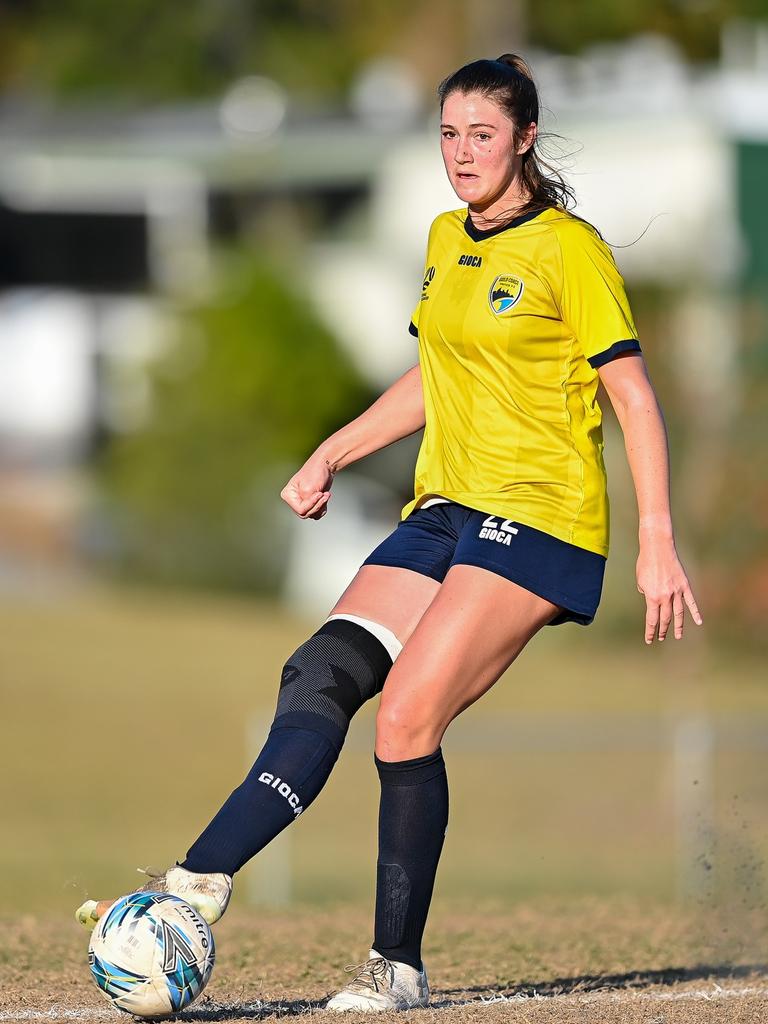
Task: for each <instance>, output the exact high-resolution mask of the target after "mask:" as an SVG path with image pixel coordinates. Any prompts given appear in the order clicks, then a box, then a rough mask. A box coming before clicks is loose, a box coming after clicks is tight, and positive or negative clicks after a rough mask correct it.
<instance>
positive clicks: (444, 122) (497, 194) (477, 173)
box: [440, 92, 536, 210]
mask: <svg viewBox="0 0 768 1024" xmlns="http://www.w3.org/2000/svg"><path fill="white" fill-rule="evenodd" d="M514 128H515V125H514V122H513V121H512V120H511V119H510V118H509V117H508V116H507V115H506V114H505V112H504V111H503V110H502V109H501V107H500V106H499V105H498V103H496V102H495V101H494V100H492V99H489V97H487V96H483V95H482V94H480V93H475V92H471V93H461V92H452V93H449V95H448V96H447V97H446V99H445V102H444V104H443V114H442V117H441V124H440V136H441V143H440V145H441V149H442V154H443V162H444V163H445V169H446V171H447V172H448V179H449V180H450V182H451V185H452V186H453V189H454V191H455V192H456V195H457V196H458V197H459V199H461V200H462V201H463V202H466V203H469V205H470V206H472V207H476V208H478V209H481V210H482V209H487V208H488V207H489V206H490V205H492V204H493V203H495V202H496V201H497V200H499V199H504V198H506V197H508V196H511V195H512V194H513V193H516V192H517V179H518V177H519V174H520V169H521V167H522V154H523V153H524V152H525V151H526V149H529V148H530V146H531V145H533V142H534V140H535V138H536V125H535V124H534V123H533V122H532V123H531V124H530V125H529V126H528V128H527V129H526V132H525V138H524V140H523V141H522V142H520V143H519V144H518V145H517V146H516V145H515V138H514Z"/></svg>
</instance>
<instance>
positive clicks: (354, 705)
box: [274, 618, 392, 742]
mask: <svg viewBox="0 0 768 1024" xmlns="http://www.w3.org/2000/svg"><path fill="white" fill-rule="evenodd" d="M391 667H392V657H391V655H390V653H389V651H388V650H387V648H386V647H385V646H384V644H383V643H382V642H381V640H380V639H379V638H378V637H376V636H374V635H373V633H372V632H371V631H370V630H369V629H367V628H366V627H365V626H363V625H361V624H360V623H359V622H352V621H350V620H348V619H344V618H338V619H332V620H329V621H328V622H324V623H323V625H322V626H321V627H320V629H318V630H317V632H316V633H315V634H314V635H313V636H311V637H310V638H309V639H308V640H306V641H305V642H304V643H303V644H301V646H300V647H298V648H297V650H296V651H294V653H293V654H292V655H291V657H290V658H288V660H287V662H286V664H285V667H284V669H283V674H282V679H281V681H280V693H279V695H278V699H277V710H276V712H275V723H274V724H275V725H276V726H277V725H305V726H307V725H310V724H314V726H315V727H317V728H320V729H321V731H326V732H327V733H328V735H329V736H330V737H331V738H332V739H334V740H336V741H337V742H340V741H343V739H344V736H345V735H346V732H347V729H348V728H349V723H350V721H351V719H352V717H353V715H355V713H356V712H357V711H359V710H360V708H361V707H362V706H363V704H364V703H365V702H366V701H367V700H370V699H371V697H374V696H375V695H376V694H377V693H380V692H381V690H382V688H383V686H384V681H385V679H386V678H387V674H388V672H389V670H390V668H391Z"/></svg>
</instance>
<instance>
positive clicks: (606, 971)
mask: <svg viewBox="0 0 768 1024" xmlns="http://www.w3.org/2000/svg"><path fill="white" fill-rule="evenodd" d="M729 924H730V923H729V921H728V920H727V919H726V918H715V917H714V916H712V915H706V916H701V915H695V914H682V913H680V912H678V911H675V910H672V909H669V908H665V907H663V906H661V905H658V904H656V905H647V904H641V903H639V902H638V901H637V900H633V899H627V898H624V899H620V898H615V899H613V900H597V899H582V900H575V901H574V900H571V901H569V902H567V903H562V902H559V901H555V900H544V901H537V902H536V903H526V904H521V905H519V906H517V907H514V908H512V909H509V908H507V909H504V908H502V907H500V906H499V905H498V904H494V903H486V904H484V905H482V906H477V905H475V906H470V905H469V904H460V903H452V904H451V905H446V904H445V903H444V902H443V901H441V900H439V899H438V900H437V901H436V903H435V907H434V913H433V916H432V919H431V922H430V925H429V928H428V933H427V936H426V941H425V960H426V963H427V969H428V972H429V975H430V981H431V985H432V993H433V995H432V1007H430V1009H428V1010H418V1011H411V1012H409V1013H407V1014H387V1015H384V1016H382V1017H381V1018H377V1019H381V1020H382V1024H384V1022H385V1021H387V1020H389V1019H390V1018H391V1020H393V1021H394V1020H397V1021H400V1022H402V1021H407V1020H413V1021H414V1022H419V1024H422V1022H423V1024H427V1022H432V1021H438V1020H439V1021H441V1022H445V1021H462V1022H465V1021H482V1022H483V1024H495V1022H496V1021H499V1020H514V1021H521V1022H522V1021H524V1022H529V1021H530V1022H531V1024H539V1022H545V1021H552V1022H553V1024H554V1022H556V1024H571V1022H573V1024H576V1022H578V1024H593V1022H594V1024H607V1022H612V1021H616V1022H618V1021H622V1022H627V1024H640V1022H642V1024H673V1022H678V1021H679V1022H681V1024H682V1022H694V1021H695V1022H697V1024H698V1022H705V1021H718V1022H729V1021H733V1022H755V1024H757V1022H758V1021H765V1020H766V1019H768V1018H767V1017H766V1014H768V974H766V972H767V971H768V965H766V963H765V962H764V961H765V949H766V944H765V943H766V938H768V927H767V926H766V922H765V919H764V916H763V915H755V916H754V917H753V918H752V919H750V921H749V922H748V923H747V922H745V920H744V919H742V920H741V922H740V934H739V936H738V939H737V941H736V942H734V941H733V940H730V939H725V938H724V936H725V935H727V932H725V933H724V932H723V929H728V928H729ZM216 937H217V947H218V948H217V954H218V960H217V966H216V969H215V971H214V976H213V978H212V980H211V982H210V984H209V986H208V989H207V990H206V992H205V993H204V995H203V997H202V998H201V1000H200V1001H199V1002H198V1003H197V1004H196V1005H195V1006H194V1007H192V1008H191V1009H190V1010H189V1011H188V1012H187V1013H185V1014H182V1015H181V1018H182V1019H184V1020H200V1021H205V1020H208V1021H246V1020H259V1019H263V1018H267V1017H274V1016H289V1015H290V1016H293V1015H300V1016H315V1015H317V1014H320V1015H321V1016H325V1015H324V1014H323V1013H322V1005H323V1001H324V999H325V997H326V996H327V995H328V994H329V993H330V992H332V991H333V990H334V989H335V988H336V987H338V986H339V985H340V984H343V983H344V980H345V978H346V977H347V976H346V975H345V974H344V972H343V970H342V969H341V968H342V966H343V965H344V964H345V963H348V962H359V961H361V960H363V959H364V958H365V955H366V951H367V943H368V940H369V938H370V916H369V913H368V912H367V911H366V910H364V909H363V908H362V907H361V906H360V905H358V904H338V905H334V906H332V907H328V908H325V909H323V910H322V911H320V910H318V909H317V908H316V907H307V906H297V907H294V908H293V909H292V910H291V911H290V912H280V913H278V912H276V911H269V912H267V911H255V910H254V911H251V912H246V911H242V910H239V911H235V912H233V913H231V914H229V915H228V916H227V918H226V919H225V920H224V921H223V922H222V923H221V925H219V926H218V927H217V929H216ZM86 945H87V940H86V936H85V933H84V932H82V931H81V930H79V929H78V928H77V926H76V925H75V924H74V923H70V922H68V921H67V922H64V921H62V920H60V919H54V918H45V919H40V918H32V917H29V918H26V919H24V920H22V921H21V922H17V923H8V924H6V926H5V927H4V928H3V930H2V943H1V944H0V964H2V966H1V967H0V991H1V992H2V996H0V1006H2V1010H0V1020H3V1021H11V1020H23V1019H25V1016H26V1019H41V1018H42V1015H45V1017H44V1018H42V1019H46V1020H59V1019H60V1020H67V1019H69V1020H72V1019H76V1018H77V1017H80V1018H81V1019H88V1020H93V1021H102V1020H104V1021H109V1020H116V1019H118V1018H116V1017H115V1015H114V1011H112V1010H111V1009H110V1008H109V1007H108V1006H107V1004H106V1003H105V1002H104V1001H103V999H102V997H101V995H100V994H99V992H98V991H97V989H96V987H95V985H93V984H92V982H91V981H90V978H89V977H88V969H87V965H86V962H85V947H86ZM344 1019H345V1020H347V1021H349V1024H357V1022H359V1021H362V1020H365V1019H366V1018H365V1017H364V1015H357V1014H352V1015H347V1016H345V1018H344Z"/></svg>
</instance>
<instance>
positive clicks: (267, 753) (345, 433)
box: [78, 54, 702, 1010]
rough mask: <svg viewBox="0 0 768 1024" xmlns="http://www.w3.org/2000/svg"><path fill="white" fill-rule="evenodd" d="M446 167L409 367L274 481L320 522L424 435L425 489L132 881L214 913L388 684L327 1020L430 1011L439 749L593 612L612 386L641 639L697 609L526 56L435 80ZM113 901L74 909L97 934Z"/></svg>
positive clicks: (613, 277)
mask: <svg viewBox="0 0 768 1024" xmlns="http://www.w3.org/2000/svg"><path fill="white" fill-rule="evenodd" d="M439 97H440V108H441V126H440V133H441V139H442V143H441V145H442V155H443V160H444V162H445V169H446V171H447V174H448V178H449V179H450V182H451V185H452V186H453V188H454V190H455V192H456V194H457V196H458V197H459V199H460V200H461V201H462V203H466V204H467V207H466V208H462V209H460V210H454V211H451V212H449V213H443V214H441V215H440V216H439V217H437V218H436V220H435V221H434V223H433V224H432V227H431V230H430V233H429V244H428V247H427V258H426V264H425V273H424V282H423V290H422V294H421V300H420V302H419V304H418V306H417V308H416V311H415V313H414V315H413V320H412V323H411V327H410V330H411V333H412V334H413V335H415V337H416V338H417V339H418V348H419V361H418V364H417V365H416V366H414V367H413V368H412V369H410V370H409V371H408V372H407V373H405V374H404V375H403V376H402V377H401V378H400V379H399V380H398V381H397V382H396V383H395V384H393V385H392V387H390V388H389V390H388V391H386V392H385V393H384V394H383V395H382V396H381V398H379V400H378V401H377V402H375V403H374V404H373V405H372V406H371V408H370V409H368V410H367V411H366V412H365V413H363V414H362V415H361V416H360V417H358V418H357V419H356V420H354V421H353V422H351V423H349V424H348V425H347V426H346V427H344V428H342V429H341V430H339V431H338V432H337V433H336V434H334V435H333V436H332V437H330V438H328V439H327V440H326V441H324V442H323V443H322V444H321V445H320V447H319V448H318V449H317V451H316V452H315V453H314V454H313V455H312V456H311V457H310V458H309V459H308V460H307V462H306V463H305V464H304V466H302V467H301V469H300V470H299V471H298V472H297V473H296V474H295V476H293V477H292V478H291V480H290V481H289V482H288V483H287V484H286V486H285V488H284V489H283V491H282V497H283V499H284V500H285V501H286V502H287V503H288V505H289V506H290V507H291V508H292V509H293V511H294V512H295V513H296V514H297V515H298V516H300V517H301V518H303V519H319V518H320V517H321V516H323V515H325V513H326V511H327V507H328V500H329V497H330V493H331V485H332V482H333V478H334V475H335V474H336V473H338V472H339V471H340V470H342V469H344V468H345V467H346V466H348V465H350V464H351V463H353V462H355V461H356V460H358V459H361V458H363V457H364V456H366V455H369V454H370V453H371V452H374V451H377V450H378V449H380V448H383V447H385V446H386V445H388V444H391V443H392V442H393V441H396V440H398V439H399V438H402V437H405V436H406V435H408V434H411V433H413V432H414V431H416V430H419V429H420V428H421V427H425V432H424V439H423V442H422V446H421V450H420V452H419V457H418V462H417V465H416V481H415V495H414V499H413V500H412V501H411V502H409V503H408V505H406V507H405V508H404V509H403V514H402V520H401V522H400V523H399V524H398V526H397V528H396V529H395V530H394V532H393V533H392V534H391V535H390V536H389V537H388V538H387V539H386V540H385V541H384V542H383V543H382V544H381V545H380V546H379V547H378V548H377V549H376V550H375V551H374V552H373V553H372V554H371V555H370V556H369V557H368V558H367V559H366V561H365V562H364V564H363V565H362V567H361V568H360V570H359V572H358V574H357V575H356V576H355V578H354V580H353V581H352V583H351V584H350V586H349V587H348V588H347V590H346V591H345V592H344V594H343V595H342V596H341V598H340V600H339V601H338V603H337V604H336V606H335V607H334V608H333V610H332V613H331V615H330V617H329V618H328V619H327V620H326V622H325V623H323V625H322V626H321V627H320V628H319V629H318V631H317V632H316V633H315V634H314V635H313V636H312V637H311V638H310V639H309V640H307V641H306V642H305V643H304V644H302V645H301V646H300V647H299V648H298V650H297V651H296V652H295V653H294V654H293V655H292V656H291V657H290V658H289V659H288V661H287V663H286V665H285V669H284V671H283V676H282V681H281V684H280V693H279V697H278V702H277V710H276V714H275V720H274V723H273V725H272V727H271V730H270V732H269V735H268V737H267V740H266V743H265V746H264V748H263V750H262V751H261V753H260V754H259V757H258V759H257V761H256V763H255V765H254V766H253V768H252V770H251V772H250V773H249V775H248V776H247V778H246V779H245V781H244V782H243V783H242V785H240V786H239V787H238V788H237V789H236V790H235V791H234V792H233V793H232V794H231V796H230V797H229V799H228V800H227V801H226V803H225V804H224V806H223V807H222V808H221V810H220V811H219V812H218V814H217V815H216V816H215V817H214V819H213V821H212V822H211V823H210V824H209V825H208V827H207V828H206V829H205V831H204V832H203V833H202V835H201V836H200V837H199V838H198V839H197V840H196V842H195V843H194V844H193V845H192V847H191V848H190V850H189V852H188V854H187V857H186V859H185V860H184V861H183V863H182V864H179V865H176V866H174V867H172V868H170V869H169V870H168V871H166V872H165V873H164V874H163V875H162V876H160V877H159V878H156V879H153V880H151V881H150V882H149V883H148V884H147V886H145V888H147V889H159V890H161V891H170V892H174V893H176V894H177V895H179V896H182V897H184V898H186V899H187V900H188V901H189V902H190V903H193V904H194V905H195V906H196V907H198V908H199V909H200V911H201V913H203V915H204V916H205V917H206V918H207V919H208V920H209V921H211V922H213V921H215V920H217V919H218V918H219V917H220V916H221V914H222V913H223V912H224V910H225V909H226V906H227V903H228V900H229V896H230V892H231V888H232V876H233V875H234V874H235V873H236V871H237V870H238V869H239V868H240V867H242V866H243V864H245V863H246V861H248V860H249V859H250V858H251V857H252V856H253V855H254V854H256V853H257V852H258V851H259V850H261V849H262V848H263V847H264V846H265V845H266V844H267V843H268V842H269V841H270V840H271V839H273V838H274V836H275V835H277V834H278V833H279V832H280V831H281V830H282V829H283V828H285V827H286V826H287V825H288V824H289V823H290V822H291V821H293V820H294V818H296V817H298V816H299V815H300V814H301V812H302V811H303V810H304V808H306V807H307V806H308V805H309V804H310V803H311V802H312V801H313V800H314V799H315V797H316V796H317V794H318V793H319V792H320V790H321V788H322V786H323V785H324V783H325V781H326V780H327V778H328V776H329V774H330V771H331V769H332V767H333V765H334V763H335V761H336V759H337V757H338V754H339V752H340V750H341V747H342V744H343V742H344V737H345V735H346V731H347V728H348V726H349V722H350V719H351V718H352V716H353V715H354V714H355V712H356V711H357V710H358V709H359V708H360V707H361V706H362V704H363V703H364V702H365V701H366V700H368V699H369V698H371V697H373V696H374V695H375V694H377V693H381V700H380V703H379V709H378V714H377V718H376V747H375V754H374V758H375V763H376V767H377V769H378V773H379V778H380V781H381V803H380V811H379V855H378V862H377V885H376V908H375V926H374V940H373V944H372V948H371V950H370V953H369V956H368V958H367V960H366V961H365V962H364V963H363V964H360V965H359V966H358V967H357V968H356V971H357V974H356V976H355V977H354V978H353V980H352V981H351V982H350V984H348V985H347V986H346V987H345V988H343V989H342V990H341V991H340V992H339V993H337V994H336V995H335V996H334V997H333V998H332V999H331V1000H330V1001H329V1003H328V1008H330V1009H334V1010H347V1009H349V1010H352V1009H357V1010H385V1009H405V1008H408V1007H411V1006H425V1005H426V1004H427V1003H428V1000H429V989H428V985H427V976H426V972H425V970H424V964H423V962H422V959H421V939H422V934H423V931H424V926H425V923H426V918H427V912H428V909H429V904H430V900H431V896H432V889H433V884H434V879H435V873H436V870H437V864H438V859H439V857H440V852H441V849H442V845H443V837H444V834H445V829H446V824H447V820H448V785H447V780H446V774H445V765H444V763H443V755H442V750H441V746H440V744H441V741H442V738H443V735H444V733H445V730H446V729H447V727H448V725H449V724H450V723H451V722H452V721H453V719H454V718H456V716H457V715H459V714H460V713H461V712H462V711H463V710H464V709H465V708H467V707H469V705H470V704H472V703H473V702H474V701H476V700H477V699H478V698H479V697H481V696H482V695H483V694H484V693H485V692H486V691H487V690H488V689H489V688H490V687H491V686H493V684H494V683H495V682H496V680H497V679H498V678H499V676H500V675H501V674H502V673H503V672H504V671H505V669H507V668H508V667H509V665H510V664H511V663H512V662H513V661H514V660H515V658H516V657H517V655H518V654H519V653H520V651H522V649H523V648H524V647H525V645H526V644H527V643H528V641H529V640H530V639H531V637H532V636H533V635H534V634H535V633H537V632H538V631H539V629H541V627H542V626H544V625H557V624H559V623H564V622H577V623H580V624H581V625H588V624H589V623H591V622H592V620H593V618H594V616H595V612H596V610H597V606H598V603H599V600H600V595H601V589H602V582H603V572H604V568H605V561H606V556H607V554H608V501H607V495H606V478H605V467H604V464H603V454H602V453H603V438H602V428H601V410H600V406H599V405H598V402H597V398H596V393H597V387H598V383H599V381H601V380H602V382H603V384H604V386H605V390H606V391H607V393H608V396H609V398H610V400H611V403H612V405H613V407H614V409H615V410H616V414H617V417H618V420H619V423H620V425H621V428H622V431H623V433H624V440H625V445H626V451H627V457H628V460H629V465H630V469H631V472H632V477H633V480H634V485H635V490H636V493H637V503H638V510H639V548H640V550H639V557H638V559H637V588H638V590H639V591H640V593H642V594H644V595H645V600H646V615H645V642H646V643H648V644H650V643H652V641H653V640H654V639H655V638H656V636H657V635H658V639H659V640H660V641H661V640H664V638H665V637H666V635H667V632H668V630H669V629H670V626H671V625H672V623H673V622H674V629H673V632H674V636H675V637H676V638H677V639H679V638H681V637H682V635H683V619H684V608H685V605H686V604H687V606H688V608H689V610H690V614H691V616H692V617H693V620H694V621H695V622H696V623H698V624H699V625H701V622H702V618H701V615H700V614H699V611H698V609H697V606H696V602H695V600H694V596H693V594H692V592H691V587H690V585H689V582H688V579H687V577H686V574H685V571H684V569H683V566H682V565H681V563H680V560H679V558H678V555H677V551H676V549H675V542H674V536H673V530H672V520H671V516H670V504H669V467H668V451H667V439H666V431H665V426H664V421H663V418H662V415H661V411H660V409H659V406H658V403H657V401H656V397H655V394H654V391H653V388H652V386H651V383H650V381H649V379H648V375H647V373H646V368H645V363H644V360H643V357H642V354H641V351H640V344H639V342H638V339H637V332H636V330H635V325H634V323H633V319H632V315H631V312H630V309H629V306H628V304H627V299H626V295H625V292H624V286H623V282H622V279H621V276H620V275H619V272H618V270H617V268H616V265H615V263H614V261H613V257H612V254H611V251H610V249H609V247H608V246H607V245H606V244H605V242H604V241H603V240H602V238H601V236H600V235H599V234H598V232H597V231H596V230H595V229H594V228H593V227H592V226H591V225H589V224H587V223H586V222H584V221H583V220H581V219H580V218H578V217H576V216H574V215H573V214H571V213H569V212H568V210H567V207H568V206H569V205H570V203H571V202H572V200H573V194H572V192H571V190H570V189H569V188H568V186H567V185H566V184H565V183H564V182H563V181H562V179H561V178H560V176H559V175H557V174H553V175H551V176H547V175H546V174H545V173H544V170H545V169H546V168H545V165H543V164H542V162H541V159H540V157H539V155H538V151H537V139H536V136H537V123H538V114H539V104H538V96H537V91H536V87H535V85H534V83H533V80H532V77H531V73H530V71H529V69H528V66H527V65H526V63H525V62H524V61H523V60H522V59H521V58H520V57H518V56H514V55H510V54H505V55H503V56H502V57H499V58H498V59H497V60H478V61H474V62H473V63H471V64H467V65H466V66H465V67H462V68H460V69H459V70H458V71H456V72H455V73H454V74H452V75H451V76H450V77H448V78H447V79H446V80H445V81H444V82H443V83H442V84H441V86H440V88H439ZM108 905H109V904H108V903H107V901H104V902H102V903H100V904H97V903H95V902H94V901H89V902H88V903H86V904H84V905H83V907H81V908H80V910H79V911H78V916H79V918H80V920H81V921H82V922H83V923H86V924H90V925H92V924H93V922H94V921H95V920H96V919H98V917H99V916H100V914H101V913H103V911H104V909H105V907H106V906H108Z"/></svg>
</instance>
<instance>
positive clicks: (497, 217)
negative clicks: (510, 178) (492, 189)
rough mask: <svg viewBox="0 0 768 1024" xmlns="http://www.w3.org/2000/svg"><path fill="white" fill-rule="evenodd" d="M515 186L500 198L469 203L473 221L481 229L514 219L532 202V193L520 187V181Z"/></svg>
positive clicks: (469, 211)
mask: <svg viewBox="0 0 768 1024" xmlns="http://www.w3.org/2000/svg"><path fill="white" fill-rule="evenodd" d="M514 185H515V187H514V188H513V187H510V188H509V189H508V190H507V191H506V192H505V193H504V195H502V196H499V197H498V199H492V200H491V201H490V202H488V203H484V204H483V203H469V204H468V206H467V212H468V213H469V216H470V219H471V220H472V223H473V224H474V225H475V227H476V228H478V229H479V230H480V231H483V230H485V229H486V228H495V227H497V226H498V225H499V224H503V223H505V222H506V221H508V220H512V219H513V218H514V217H516V216H518V214H520V213H522V212H523V211H524V209H525V207H526V206H527V205H528V203H530V201H531V196H530V193H528V192H526V191H524V190H523V189H522V188H520V183H519V182H517V181H516V182H515V183H514Z"/></svg>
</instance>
